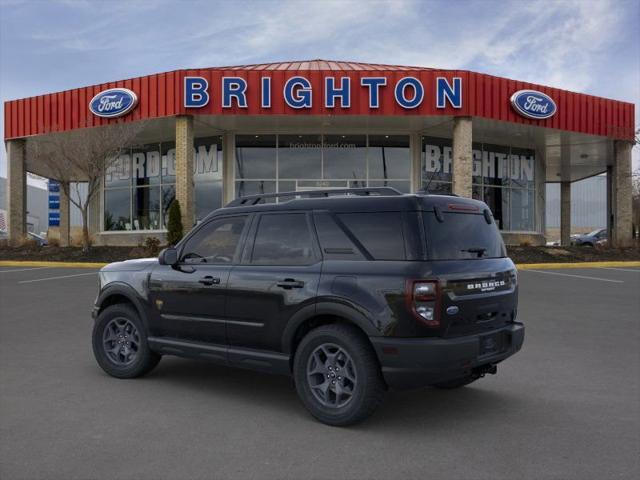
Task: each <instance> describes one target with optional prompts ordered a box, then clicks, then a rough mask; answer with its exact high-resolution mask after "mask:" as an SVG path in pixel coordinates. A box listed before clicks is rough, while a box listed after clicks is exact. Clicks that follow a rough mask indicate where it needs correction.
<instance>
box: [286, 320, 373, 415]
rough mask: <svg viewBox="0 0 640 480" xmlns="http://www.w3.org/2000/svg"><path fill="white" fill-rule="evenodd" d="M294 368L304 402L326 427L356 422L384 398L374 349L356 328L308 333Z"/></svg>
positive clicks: (326, 328) (333, 327) (338, 327)
mask: <svg viewBox="0 0 640 480" xmlns="http://www.w3.org/2000/svg"><path fill="white" fill-rule="evenodd" d="M293 369H294V378H295V383H296V390H297V391H298V395H299V396H300V399H301V400H302V403H303V404H304V406H305V407H306V408H307V410H309V412H310V413H311V414H312V415H313V416H314V417H315V418H317V419H318V420H320V421H321V422H323V423H326V424H328V425H336V426H345V425H352V424H354V423H358V422H360V421H362V420H364V419H365V418H367V417H369V416H370V415H371V414H373V412H374V411H375V410H376V408H377V407H378V406H379V405H380V403H381V402H382V399H383V396H384V390H385V387H384V382H383V380H382V376H381V373H380V367H379V366H378V362H377V359H376V356H375V353H374V351H373V349H372V348H371V346H370V345H369V344H368V342H367V341H366V339H365V338H364V337H363V335H362V334H361V333H360V332H359V331H358V330H356V329H355V327H350V326H347V325H336V324H333V325H325V326H321V327H318V328H316V329H314V330H312V331H311V332H309V333H308V334H307V335H306V336H305V337H304V338H303V339H302V342H300V345H299V346H298V349H297V351H296V356H295V359H294V368H293Z"/></svg>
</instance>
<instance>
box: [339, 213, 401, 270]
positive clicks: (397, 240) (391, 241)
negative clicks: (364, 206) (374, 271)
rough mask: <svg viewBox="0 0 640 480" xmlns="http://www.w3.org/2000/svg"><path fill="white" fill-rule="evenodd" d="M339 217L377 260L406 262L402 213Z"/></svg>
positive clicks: (345, 214) (343, 215) (350, 214)
mask: <svg viewBox="0 0 640 480" xmlns="http://www.w3.org/2000/svg"><path fill="white" fill-rule="evenodd" d="M337 217H338V219H339V220H340V221H341V222H342V223H343V224H344V225H345V226H346V227H347V229H349V231H350V232H351V233H352V234H353V236H354V237H355V238H356V239H357V240H358V241H359V242H360V243H361V244H362V246H364V248H365V249H366V250H367V251H368V252H369V253H370V254H371V256H372V257H373V258H374V259H375V260H406V258H407V256H406V252H405V243H404V236H403V233H402V214H401V213H400V212H378V213H371V212H369V213H342V214H339V215H338V216H337Z"/></svg>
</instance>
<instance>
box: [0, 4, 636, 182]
mask: <svg viewBox="0 0 640 480" xmlns="http://www.w3.org/2000/svg"><path fill="white" fill-rule="evenodd" d="M639 24H640V0H558V1H546V0H539V1H536V0H516V1H506V0H502V1H492V0H484V1H465V0H444V1H436V0H433V1H430V0H422V1H414V0H380V1H377V0H364V1H355V0H354V1H349V0H343V1H333V0H323V1H320V0H315V1H314V0H306V1H299V0H285V1H270V0H254V1H213V0H209V1H199V0H182V1H168V0H111V1H97V0H31V1H22V0H0V99H1V100H2V102H4V101H6V100H11V99H16V98H22V97H28V96H32V95H39V94H43V93H48V92H54V91H59V90H65V89H69V88H75V87H81V86H85V85H91V84H95V83H102V82H106V81H112V80H120V79H125V78H130V77H136V76H141V75H147V74H150V73H157V72H164V71H169V70H175V69H181V68H198V67H215V66H224V65H240V64H250V63H266V62H276V61H288V60H305V59H316V58H322V59H329V60H350V61H361V62H372V63H391V64H401V65H416V66H425V67H434V68H444V69H449V68H451V69H468V70H474V71H478V72H482V73H489V74H493V75H498V76H504V77H509V78H514V79H517V80H523V81H529V82H534V83H540V84H543V85H549V86H553V87H558V88H564V89H567V90H574V91H578V92H583V93H589V94H593V95H598V96H603V97H609V98H613V99H617V100H624V101H628V102H633V103H635V105H636V125H637V126H638V125H640V28H639V27H638V25H639ZM2 118H3V116H0V127H1V130H2V131H4V126H3V125H2ZM636 128H638V127H636ZM0 150H1V152H0V176H6V158H5V152H4V149H0ZM639 150H640V148H638V146H636V147H635V148H634V168H638V167H639V166H640V158H639V157H640V155H639V153H640V152H639Z"/></svg>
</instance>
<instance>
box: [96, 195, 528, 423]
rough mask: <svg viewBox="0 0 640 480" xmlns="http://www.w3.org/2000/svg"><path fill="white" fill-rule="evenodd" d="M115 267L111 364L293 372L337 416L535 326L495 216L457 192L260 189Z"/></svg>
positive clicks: (109, 294)
mask: <svg viewBox="0 0 640 480" xmlns="http://www.w3.org/2000/svg"><path fill="white" fill-rule="evenodd" d="M336 195H341V196H336ZM302 197H306V198H302ZM320 197H322V198H320ZM325 197H326V198H325ZM276 198H277V199H279V200H283V201H280V202H279V203H263V202H265V201H273V200H274V199H276ZM99 277H100V293H99V295H98V297H97V299H96V302H95V306H94V308H93V317H94V319H95V324H94V328H93V340H92V342H93V351H94V354H95V357H96V360H97V362H98V364H99V365H100V366H101V367H102V368H103V369H104V370H105V371H106V372H107V373H108V374H110V375H112V376H114V377H118V378H132V377H138V376H141V375H144V374H145V373H148V372H149V371H151V370H152V369H153V368H154V367H155V366H156V365H157V364H158V362H159V361H160V358H161V356H162V355H178V356H183V357H192V358H197V359H203V360H209V361H213V362H217V363H221V364H225V365H231V366H235V367H243V368H249V369H254V370H260V371H263V372H268V373H279V374H284V375H291V376H292V377H293V379H294V382H295V386H296V389H297V392H298V395H299V396H300V398H301V400H302V403H303V404H304V405H305V407H306V408H307V409H308V410H309V411H310V412H311V414H312V415H313V416H314V417H316V418H317V419H319V420H320V421H322V422H324V423H327V424H330V425H349V424H352V423H355V422H358V421H361V420H363V419H365V418H366V417H368V416H369V415H371V414H372V413H373V412H374V410H375V409H376V408H377V407H378V405H379V404H380V402H381V401H382V398H383V395H384V392H385V390H387V389H389V388H395V389H406V388H415V387H422V386H427V385H431V386H434V387H438V388H445V389H452V388H458V387H462V386H464V385H467V384H470V383H472V382H474V381H476V380H478V379H480V378H482V377H483V376H484V375H485V374H494V373H496V369H497V367H496V365H497V364H498V363H500V362H502V361H503V360H505V359H506V358H508V357H509V356H511V355H513V354H514V353H516V352H517V351H518V350H520V348H521V347H522V344H523V340H524V326H523V324H522V323H520V322H517V321H516V312H517V299H518V286H517V274H516V269H515V266H514V264H513V262H512V261H511V260H510V259H509V258H507V256H506V250H505V247H504V244H503V242H502V238H501V236H500V233H499V231H498V228H497V227H496V224H495V221H494V219H493V216H492V214H491V212H490V210H489V208H488V207H487V205H486V204H484V203H482V202H480V201H476V200H471V199H466V198H458V197H454V196H439V195H403V194H400V193H399V192H398V191H396V190H393V189H390V188H377V189H374V188H371V189H346V190H340V191H336V190H328V191H320V192H318V191H311V192H304V193H301V192H294V193H292V192H289V193H283V194H269V195H257V196H250V197H244V198H240V199H237V200H235V201H233V202H231V203H230V204H228V205H227V206H226V207H225V208H221V209H219V210H216V211H214V212H213V213H211V214H210V215H209V216H208V217H207V218H206V219H205V220H204V221H203V222H202V223H201V224H199V225H198V226H196V227H195V228H194V229H193V230H192V231H191V232H190V233H189V234H188V235H187V236H186V237H185V238H184V239H182V240H181V241H180V242H179V243H178V245H176V246H175V247H169V248H167V249H165V250H163V251H162V252H161V254H160V256H159V259H158V260H156V259H143V260H131V261H126V262H118V263H113V264H110V265H108V266H106V267H104V268H102V270H100V275H99Z"/></svg>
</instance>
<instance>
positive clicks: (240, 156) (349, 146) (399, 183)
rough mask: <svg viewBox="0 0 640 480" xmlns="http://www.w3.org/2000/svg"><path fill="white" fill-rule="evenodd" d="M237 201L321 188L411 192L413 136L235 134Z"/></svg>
mask: <svg viewBox="0 0 640 480" xmlns="http://www.w3.org/2000/svg"><path fill="white" fill-rule="evenodd" d="M235 157H236V165H235V167H236V168H235V175H236V178H235V193H236V196H244V195H252V194H258V193H276V192H289V191H301V190H302V191H303V190H313V189H320V188H347V187H367V186H369V187H374V186H375V187H380V186H390V187H394V188H397V189H398V190H400V191H402V192H409V191H410V190H411V153H410V149H409V136H408V135H320V134H315V135H314V134H311V135H309V134H307V135H236V155H235Z"/></svg>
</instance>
